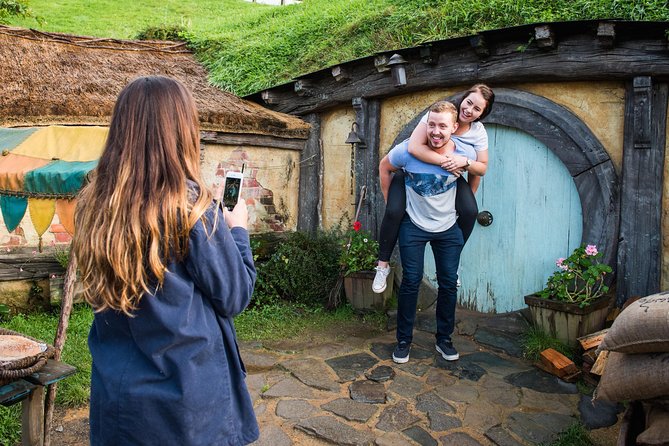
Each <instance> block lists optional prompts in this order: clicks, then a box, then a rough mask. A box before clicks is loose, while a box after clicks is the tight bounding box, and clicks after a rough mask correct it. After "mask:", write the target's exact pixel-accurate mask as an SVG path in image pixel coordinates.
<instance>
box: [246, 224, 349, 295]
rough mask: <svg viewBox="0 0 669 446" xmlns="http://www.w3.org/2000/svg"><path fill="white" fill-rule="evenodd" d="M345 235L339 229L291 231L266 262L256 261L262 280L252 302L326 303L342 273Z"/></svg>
mask: <svg viewBox="0 0 669 446" xmlns="http://www.w3.org/2000/svg"><path fill="white" fill-rule="evenodd" d="M341 238H342V236H341V234H340V233H339V231H338V230H335V231H330V232H323V231H319V232H317V233H315V234H308V233H305V232H292V233H289V234H287V235H286V238H285V240H284V241H283V242H282V243H281V244H279V245H278V247H277V249H276V251H275V252H274V253H273V254H272V255H271V256H270V257H269V259H268V260H267V261H266V262H258V263H256V268H257V270H258V279H257V281H256V287H255V292H254V296H253V301H252V304H253V305H255V306H259V305H264V304H270V303H274V302H276V301H277V300H287V301H290V302H296V303H303V304H307V305H324V304H325V302H326V301H327V297H328V293H329V291H330V289H331V288H332V287H333V286H334V285H335V284H336V282H337V279H338V276H339V272H340V266H339V258H340V256H341Z"/></svg>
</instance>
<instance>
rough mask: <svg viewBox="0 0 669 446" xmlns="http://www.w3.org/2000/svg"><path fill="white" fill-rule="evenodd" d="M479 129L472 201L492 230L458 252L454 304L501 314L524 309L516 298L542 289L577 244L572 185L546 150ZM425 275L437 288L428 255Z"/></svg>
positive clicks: (506, 131) (515, 136) (478, 230)
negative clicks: (482, 155)
mask: <svg viewBox="0 0 669 446" xmlns="http://www.w3.org/2000/svg"><path fill="white" fill-rule="evenodd" d="M486 129H487V130H488V137H489V145H490V149H489V161H488V171H487V173H486V175H485V176H484V177H483V178H482V181H481V185H480V187H479V190H478V191H477V193H476V200H477V202H478V206H479V212H482V211H487V212H489V213H490V214H491V215H492V223H490V224H489V225H488V226H482V225H481V224H479V223H477V224H476V227H475V228H474V231H473V233H472V235H471V237H470V239H469V241H468V242H467V245H465V247H464V250H463V251H462V256H461V259H460V270H459V276H460V282H461V284H462V286H461V287H460V288H459V290H458V301H459V303H460V304H461V305H463V306H465V307H467V308H470V309H473V310H477V311H481V312H490V313H503V312H507V311H513V310H518V309H521V308H524V307H525V303H524V300H523V297H524V296H525V295H527V294H531V293H533V292H535V291H538V290H541V289H542V288H543V287H544V285H545V283H546V280H547V279H548V277H549V276H550V275H551V274H552V273H553V272H554V271H555V270H556V265H555V260H556V259H557V258H559V257H567V256H568V255H569V254H570V253H571V251H572V250H573V249H574V248H576V247H577V246H578V245H579V244H580V243H581V235H582V227H583V222H582V213H581V202H580V199H579V195H578V192H577V190H576V185H575V184H574V181H573V179H572V177H571V176H570V175H569V172H568V171H567V168H566V167H565V166H564V164H563V163H562V162H561V161H560V160H559V159H558V157H557V156H556V155H555V154H554V153H553V152H552V151H551V150H550V149H548V147H546V146H545V145H544V144H543V143H541V142H540V141H538V140H537V139H535V138H534V137H532V136H530V135H529V134H527V133H524V132H522V131H519V130H517V129H514V128H510V127H505V126H501V125H486ZM425 275H426V276H427V278H428V279H429V280H430V281H431V282H433V284H435V286H436V274H435V267H434V258H433V256H432V252H431V251H429V249H428V253H427V254H426V256H425Z"/></svg>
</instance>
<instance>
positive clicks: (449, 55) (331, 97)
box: [251, 24, 669, 115]
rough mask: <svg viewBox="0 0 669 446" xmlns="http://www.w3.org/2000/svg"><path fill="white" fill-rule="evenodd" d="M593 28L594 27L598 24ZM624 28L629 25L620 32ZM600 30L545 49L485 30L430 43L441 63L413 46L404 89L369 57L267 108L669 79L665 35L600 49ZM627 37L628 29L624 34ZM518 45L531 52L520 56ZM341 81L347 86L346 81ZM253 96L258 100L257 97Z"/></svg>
mask: <svg viewBox="0 0 669 446" xmlns="http://www.w3.org/2000/svg"><path fill="white" fill-rule="evenodd" d="M571 26H575V25H571ZM589 26H590V28H592V26H593V25H592V24H590V25H589ZM620 26H621V25H620V24H616V27H615V30H616V35H618V34H620V33H621V32H622V31H621V28H620ZM629 26H630V25H628V26H627V27H629ZM553 28H557V25H553ZM529 29H533V28H529ZM529 29H528V30H529ZM596 29H597V28H596V25H595V30H596ZM625 29H627V28H624V29H622V30H623V31H624V30H625ZM595 32H596V31H592V30H590V31H587V29H586V28H583V31H582V32H581V33H576V32H570V33H567V32H565V31H562V30H561V31H560V41H559V51H558V50H557V47H558V45H555V47H554V48H553V47H551V46H550V45H547V46H544V47H541V48H540V47H539V45H538V44H537V45H529V46H527V43H528V41H527V37H526V36H527V34H525V33H523V34H522V36H521V34H519V33H516V34H513V35H511V34H510V32H509V33H508V35H505V34H504V33H502V32H498V33H481V34H480V37H478V38H477V37H475V38H474V39H473V41H472V39H471V38H469V37H468V38H463V39H460V40H458V39H451V40H449V41H444V42H435V43H432V44H431V45H432V47H433V49H434V51H436V52H438V53H439V58H438V59H437V63H436V65H429V64H425V63H423V61H422V59H421V58H420V48H418V47H417V48H415V49H413V51H414V53H416V54H410V53H411V51H410V50H406V51H404V53H407V54H408V55H410V56H411V57H409V58H407V59H408V60H409V61H410V63H409V64H408V65H407V67H406V68H407V72H409V73H411V82H410V83H409V85H407V86H406V87H404V89H403V90H402V91H401V92H400V91H398V90H397V89H396V88H395V87H394V86H393V85H392V83H390V82H388V78H387V75H386V74H385V73H383V72H379V70H385V69H386V68H387V67H386V66H385V65H384V64H383V61H384V58H385V59H387V56H385V55H377V56H370V57H367V58H363V59H360V60H356V61H352V62H349V63H347V64H344V65H339V66H337V67H334V68H333V69H332V70H333V72H337V71H338V72H339V73H345V75H343V74H339V75H335V74H333V76H335V77H332V76H328V75H327V74H321V75H320V77H319V75H317V74H314V76H315V77H314V78H313V79H311V80H313V81H314V82H315V85H316V87H315V90H314V92H313V96H310V97H302V96H298V95H297V94H296V93H295V91H294V90H293V84H292V83H290V84H286V85H284V86H278V87H276V88H275V89H272V90H271V91H272V96H271V100H272V104H271V105H270V108H271V109H273V110H276V111H281V112H285V113H292V114H296V115H305V114H309V113H312V112H316V111H320V110H325V109H329V108H331V107H335V106H341V105H346V104H350V101H351V99H352V98H354V97H366V98H381V97H388V96H395V95H397V94H406V93H411V92H414V91H425V90H428V89H432V88H446V87H450V86H461V85H470V84H472V83H473V82H479V81H481V82H491V83H493V84H494V85H500V84H503V83H518V82H557V81H583V80H591V81H593V80H607V81H612V80H624V81H627V80H629V79H631V78H633V77H635V76H645V75H647V74H648V73H653V76H654V77H655V78H657V79H658V80H662V79H666V80H669V57H667V56H666V52H667V41H666V38H665V37H663V38H662V39H659V38H651V37H648V38H643V37H642V35H641V34H634V36H635V38H632V39H628V40H626V41H625V45H617V46H614V47H613V48H610V49H607V51H602V46H601V44H600V38H599V37H597V35H595V34H594V33H595ZM629 32H630V31H629V30H628V31H627V33H628V34H626V35H629ZM602 33H604V30H602ZM642 34H643V33H642ZM533 35H534V34H533ZM539 35H540V36H541V35H542V34H541V33H539ZM550 35H551V34H550V33H549V34H548V35H547V37H545V38H543V39H544V42H548V41H547V40H545V39H549V40H550ZM636 36H638V37H636ZM494 37H499V40H497V39H496V40H494V45H492V44H491V41H493V40H491V39H493V38H494ZM502 37H503V38H502ZM604 37H605V34H602V38H604ZM553 38H554V37H553ZM478 41H483V42H486V43H487V46H486V47H485V48H483V47H480V46H479V45H478V44H477V43H476V42H478ZM519 47H526V48H525V49H524V50H523V51H519ZM456 62H457V63H456ZM556 67H559V69H556ZM335 79H338V80H335ZM342 80H346V82H341V81H342ZM251 99H256V100H258V98H257V97H255V96H254V97H252V98H251Z"/></svg>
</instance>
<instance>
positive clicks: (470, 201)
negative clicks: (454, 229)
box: [379, 170, 479, 262]
mask: <svg viewBox="0 0 669 446" xmlns="http://www.w3.org/2000/svg"><path fill="white" fill-rule="evenodd" d="M457 181H458V185H457V192H456V194H455V210H456V211H457V212H458V225H459V226H460V230H462V237H463V238H464V241H465V243H467V239H468V238H469V236H470V235H471V234H472V231H473V230H474V224H475V223H476V216H477V215H478V212H479V208H478V205H477V204H476V198H475V197H474V193H473V192H472V188H471V187H469V183H467V180H465V179H464V178H463V177H459V178H458V180H457ZM406 207H407V196H406V189H405V188H404V171H402V170H397V171H396V172H395V174H394V175H393V179H392V181H391V182H390V188H389V189H388V202H387V203H386V212H385V213H384V214H383V220H381V228H380V229H379V260H381V261H382V262H387V261H389V260H390V256H391V255H392V253H393V249H394V248H395V244H396V243H397V236H398V234H399V232H400V223H401V222H402V218H404V212H406Z"/></svg>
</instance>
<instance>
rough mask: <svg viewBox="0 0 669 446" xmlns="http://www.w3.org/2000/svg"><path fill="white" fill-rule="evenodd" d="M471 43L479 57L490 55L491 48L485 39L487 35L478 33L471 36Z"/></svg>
mask: <svg viewBox="0 0 669 446" xmlns="http://www.w3.org/2000/svg"><path fill="white" fill-rule="evenodd" d="M469 43H470V45H471V46H472V48H473V49H474V52H475V53H476V54H477V55H478V56H479V57H488V56H490V49H489V48H488V44H487V43H486V41H485V37H484V36H483V35H481V34H477V35H475V36H472V37H470V38H469Z"/></svg>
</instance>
